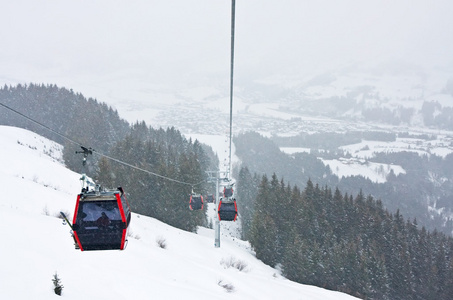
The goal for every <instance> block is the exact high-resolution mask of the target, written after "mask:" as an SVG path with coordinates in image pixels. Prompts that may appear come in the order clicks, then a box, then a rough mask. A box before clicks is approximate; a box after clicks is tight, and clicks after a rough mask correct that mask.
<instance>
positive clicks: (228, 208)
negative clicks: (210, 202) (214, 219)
mask: <svg viewBox="0 0 453 300" xmlns="http://www.w3.org/2000/svg"><path fill="white" fill-rule="evenodd" d="M217 214H218V216H219V220H220V221H236V218H237V216H238V207H237V205H236V199H233V201H231V200H228V201H226V200H224V199H220V201H219V207H218V208H217Z"/></svg>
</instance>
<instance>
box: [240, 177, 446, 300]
mask: <svg viewBox="0 0 453 300" xmlns="http://www.w3.org/2000/svg"><path fill="white" fill-rule="evenodd" d="M239 173H240V179H241V181H240V182H239V185H238V203H240V204H241V208H242V209H244V207H247V209H246V210H244V211H246V214H242V215H241V216H242V219H241V220H242V222H243V235H244V237H245V238H247V239H248V240H249V241H250V243H251V245H252V247H253V249H254V250H255V252H256V257H257V258H259V259H261V260H262V261H263V262H264V263H266V264H268V265H271V266H274V267H278V268H279V269H281V270H282V273H283V275H284V276H286V277H287V278H288V279H290V280H293V281H296V282H300V283H303V284H310V285H316V286H319V287H324V288H327V289H331V290H337V291H342V292H345V293H348V294H351V295H353V296H357V297H359V298H362V299H392V300H393V299H401V300H403V299H405V300H407V299H424V300H426V299H450V298H451V295H453V239H452V237H450V236H446V235H445V234H443V233H440V232H438V231H436V230H435V231H434V232H429V231H427V230H426V229H425V227H421V229H420V228H419V226H418V224H417V221H416V220H415V219H414V220H412V221H410V220H409V219H407V220H405V219H404V217H403V216H402V215H401V213H400V212H399V211H397V212H396V213H394V214H392V213H390V212H389V211H388V210H386V209H384V207H383V205H382V202H381V201H379V200H375V199H373V197H371V196H367V197H365V196H364V195H363V193H362V192H359V193H358V194H357V195H356V196H353V195H348V194H347V193H345V194H342V193H341V192H340V190H339V189H338V188H336V189H335V190H334V191H332V189H331V188H329V187H327V186H324V187H320V186H319V185H318V184H313V182H312V181H311V180H308V182H307V183H306V187H305V189H304V190H300V189H299V188H298V187H297V186H295V185H294V186H291V185H289V184H286V183H285V182H284V180H283V179H281V180H279V179H278V178H277V176H276V175H275V174H273V175H272V177H271V178H270V179H269V178H268V177H267V175H263V176H262V177H261V179H260V180H259V178H258V177H257V176H256V174H255V175H253V176H252V174H251V173H250V171H249V170H248V168H242V169H241V170H240V172H239ZM250 192H254V193H256V194H255V196H253V195H249V194H248V193H250ZM242 209H241V210H240V211H241V212H242V211H243V210H242Z"/></svg>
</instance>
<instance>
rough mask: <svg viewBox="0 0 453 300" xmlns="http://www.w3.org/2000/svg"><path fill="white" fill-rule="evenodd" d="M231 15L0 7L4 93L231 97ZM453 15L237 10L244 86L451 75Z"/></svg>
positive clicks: (265, 3)
mask: <svg viewBox="0 0 453 300" xmlns="http://www.w3.org/2000/svg"><path fill="white" fill-rule="evenodd" d="M230 9H231V1H230V0H192V1H187V0H146V1H145V0H137V1H132V2H131V1H110V0H109V1H107V0H99V1H88V0H82V1H73V2H70V1H57V0H43V1H39V2H38V1H33V0H18V1H7V0H0V26H1V28H2V30H1V31H0V40H1V41H2V42H1V45H2V46H1V47H0V66H1V68H0V84H2V85H3V84H16V83H19V82H20V83H29V82H35V83H56V84H57V85H59V86H62V87H67V88H72V89H74V90H75V91H76V92H81V93H82V94H84V95H85V96H86V97H94V98H97V99H98V100H100V101H102V102H107V103H109V102H110V103H112V101H113V100H112V99H111V98H112V97H115V96H116V97H119V96H118V95H120V94H121V93H124V94H125V95H126V94H127V93H126V91H129V93H133V92H140V93H141V94H140V95H138V94H137V97H146V93H147V91H151V90H152V91H154V92H155V91H156V90H159V89H167V88H170V89H172V88H174V87H176V86H191V85H199V84H200V83H201V82H205V81H206V80H208V79H210V78H211V79H212V78H220V80H221V81H222V82H224V84H225V87H227V86H228V84H229V67H230ZM452 11H453V1H449V0H434V1H433V0H429V1H428V0H399V1H389V0H368V1H360V0H343V1H336V0H321V1H301V0H280V1H276V0H237V1H236V39H235V46H236V49H235V78H236V79H237V80H238V81H240V80H258V79H264V78H267V77H271V76H276V75H277V74H279V75H281V76H296V77H300V76H306V75H307V74H311V75H313V74H315V73H320V72H322V71H323V70H326V69H333V68H336V69H338V68H343V69H344V70H346V69H347V68H350V67H354V66H355V67H357V64H365V65H366V64H374V63H379V62H381V61H387V60H390V61H393V62H395V61H396V60H403V61H404V62H408V63H415V64H417V65H421V66H433V65H436V66H440V67H442V68H447V67H448V68H453V57H452V56H451V53H453V18H451V12H452ZM219 76H220V77H219ZM121 100H124V98H123V99H116V100H115V101H121Z"/></svg>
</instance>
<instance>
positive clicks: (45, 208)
mask: <svg viewBox="0 0 453 300" xmlns="http://www.w3.org/2000/svg"><path fill="white" fill-rule="evenodd" d="M42 214H43V215H45V216H48V215H49V209H48V208H47V205H46V206H44V208H43V209H42Z"/></svg>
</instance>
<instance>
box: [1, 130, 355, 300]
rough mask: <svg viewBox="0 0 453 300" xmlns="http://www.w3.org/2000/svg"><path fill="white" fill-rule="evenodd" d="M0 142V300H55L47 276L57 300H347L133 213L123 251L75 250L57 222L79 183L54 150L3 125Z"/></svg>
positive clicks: (245, 252) (226, 241) (233, 241)
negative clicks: (56, 281) (57, 288)
mask: <svg viewBox="0 0 453 300" xmlns="http://www.w3.org/2000/svg"><path fill="white" fill-rule="evenodd" d="M0 136H1V137H2V147H0V156H1V157H2V168H0V180H1V182H2V186H3V188H2V199H1V201H0V236H1V237H2V243H1V246H0V247H1V250H0V253H1V256H0V298H2V299H26V300H29V299H33V300H36V299H38V300H39V299H52V297H57V296H56V295H55V293H54V291H53V288H54V285H53V283H52V279H53V276H54V274H57V275H58V278H60V279H61V284H62V285H63V292H62V299H98V300H101V299H109V300H111V299H151V298H152V299H229V300H231V299H304V300H306V299H313V300H318V299H319V300H339V299H340V300H342V299H344V300H346V299H356V298H354V297H351V296H349V295H346V294H344V293H339V292H334V291H329V290H325V289H322V288H318V287H314V286H308V285H303V284H298V283H295V282H292V281H290V280H287V279H285V278H284V277H283V276H282V275H281V274H280V272H279V271H278V270H276V269H273V268H271V267H269V266H267V265H265V264H263V263H262V262H261V261H259V260H257V259H256V258H255V256H254V254H253V251H252V250H251V248H250V245H249V243H248V242H246V241H241V240H239V239H238V238H235V237H234V236H232V235H230V234H227V231H225V232H223V233H222V237H221V247H220V248H215V247H214V231H213V230H212V229H207V228H199V230H198V233H197V234H195V233H190V232H185V231H181V230H179V229H176V228H173V227H171V226H169V225H167V224H164V223H162V222H160V221H158V220H156V219H153V218H149V217H146V216H142V215H138V214H133V218H132V221H131V225H130V232H129V236H128V240H129V242H128V245H127V248H126V250H124V251H88V252H81V251H78V250H77V251H76V250H75V249H74V245H73V240H72V238H71V236H70V233H69V230H70V229H69V226H67V225H63V224H62V220H61V219H60V218H58V217H57V216H58V214H59V212H60V211H63V212H65V213H67V214H68V215H70V219H71V217H72V214H73V210H74V204H75V200H76V195H77V194H78V193H79V190H80V184H79V178H80V174H76V173H74V172H72V171H70V170H69V169H67V168H65V166H64V164H63V163H62V159H61V150H62V147H61V146H60V145H58V144H55V143H54V142H52V141H49V140H47V139H46V138H43V137H41V136H39V135H36V134H34V133H32V132H29V131H26V130H24V129H19V128H14V127H6V126H0ZM126 193H127V191H126ZM212 212H213V209H212V208H210V214H212ZM159 240H160V241H164V242H165V244H166V247H165V248H162V247H160V246H159V245H158V241H159ZM231 262H241V264H242V265H245V268H244V269H243V270H241V271H240V270H239V269H238V268H234V267H231V266H230V265H231Z"/></svg>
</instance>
